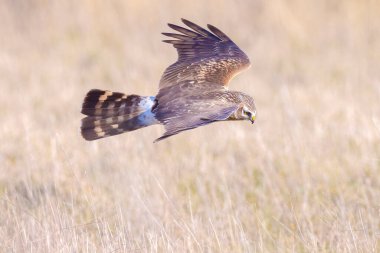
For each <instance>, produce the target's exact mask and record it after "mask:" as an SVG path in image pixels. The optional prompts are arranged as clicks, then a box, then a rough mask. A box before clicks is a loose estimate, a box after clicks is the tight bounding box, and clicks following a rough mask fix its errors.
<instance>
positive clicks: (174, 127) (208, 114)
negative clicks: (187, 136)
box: [155, 104, 238, 142]
mask: <svg viewBox="0 0 380 253" xmlns="http://www.w3.org/2000/svg"><path fill="white" fill-rule="evenodd" d="M196 106H197V105H196ZM196 106H195V107H194V108H193V111H192V112H189V113H187V114H185V115H183V114H182V115H180V114H172V115H171V117H169V118H168V119H167V121H166V122H165V123H164V125H165V130H166V132H165V133H164V134H163V135H162V136H161V137H160V138H158V139H157V140H155V142H157V141H161V140H163V139H165V138H168V137H170V136H172V135H175V134H178V133H180V132H182V131H186V130H190V129H193V128H197V127H200V126H204V125H207V124H210V123H213V122H217V121H223V120H226V119H228V118H229V117H230V116H231V114H232V113H234V112H235V111H236V109H237V108H238V106H237V105H233V104H225V105H218V106H213V107H209V108H208V109H206V110H205V108H196Z"/></svg>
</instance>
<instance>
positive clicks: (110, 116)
mask: <svg viewBox="0 0 380 253" xmlns="http://www.w3.org/2000/svg"><path fill="white" fill-rule="evenodd" d="M182 21H183V23H184V24H185V25H186V26H187V27H188V28H190V29H191V30H190V29H187V28H184V27H180V26H177V25H173V24H169V27H171V28H172V29H174V30H176V31H177V32H179V33H180V34H177V33H163V34H164V35H166V36H169V37H172V38H174V40H164V42H167V43H170V44H172V45H173V46H174V47H175V48H176V49H177V52H178V60H177V62H175V63H174V64H172V65H171V66H169V67H168V68H167V69H166V70H165V72H164V74H163V76H162V78H161V80H160V84H159V91H158V94H157V95H156V96H155V97H152V96H138V95H126V94H123V93H118V92H111V91H101V90H91V91H89V92H88V94H87V96H86V98H85V100H84V102H83V106H82V113H83V114H85V115H87V117H85V118H84V119H83V120H82V126H81V132H82V136H83V137H84V138H85V139H86V140H95V139H99V138H104V137H107V136H111V135H117V134H121V133H123V132H129V131H133V130H136V129H139V128H142V127H146V126H149V125H153V124H163V125H164V126H165V129H166V132H165V133H164V135H163V136H161V137H160V138H158V139H157V140H156V141H158V140H162V139H164V138H167V137H170V136H172V135H175V134H178V133H179V132H181V131H185V130H189V129H192V128H196V127H199V126H203V125H206V124H210V123H213V122H216V121H223V120H250V121H251V122H252V123H253V122H254V120H255V117H256V108H255V104H254V101H253V99H252V97H250V96H248V95H246V94H244V93H242V92H238V91H229V90H228V88H227V85H228V83H229V81H230V80H231V79H232V78H233V77H234V76H235V75H236V74H238V73H239V72H241V71H242V70H244V69H246V68H248V67H249V65H250V63H249V59H248V57H247V56H246V55H245V54H244V52H243V51H241V50H240V49H239V47H238V46H237V45H236V44H235V43H234V42H232V40H231V39H230V38H228V37H227V35H225V34H224V33H223V32H221V31H220V30H219V29H217V28H216V27H214V26H212V25H207V27H208V28H209V31H208V30H206V29H204V28H202V27H200V26H198V25H196V24H194V23H192V22H190V21H188V20H185V19H182Z"/></svg>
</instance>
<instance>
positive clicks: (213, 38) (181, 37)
mask: <svg viewBox="0 0 380 253" xmlns="http://www.w3.org/2000/svg"><path fill="white" fill-rule="evenodd" d="M182 22H183V23H184V24H185V25H186V26H187V27H188V28H189V29H188V28H184V27H181V26H178V25H174V24H168V25H169V27H170V28H172V29H174V30H175V31H177V32H179V33H180V34H177V33H163V35H165V36H168V37H171V38H174V39H175V40H164V42H166V43H169V44H172V45H173V46H174V48H176V49H177V52H178V60H177V62H175V63H174V64H172V65H171V66H169V67H168V68H167V69H166V70H165V72H164V74H163V76H162V77H161V81H160V89H161V88H164V87H168V86H172V85H177V84H178V83H180V82H183V81H197V83H199V84H200V85H202V83H206V82H208V83H217V84H220V85H222V86H226V85H228V83H229V81H230V79H231V78H232V77H234V76H235V75H236V74H237V73H239V72H240V71H242V70H244V69H245V68H247V67H249V65H250V62H249V59H248V57H247V55H246V54H245V53H244V52H243V51H242V50H241V49H240V48H239V47H238V46H237V45H236V44H235V43H234V42H233V41H232V40H231V39H230V38H229V37H228V36H227V35H226V34H225V33H223V32H222V31H221V30H219V29H218V28H216V27H215V26H212V25H207V27H208V29H209V30H210V31H208V30H206V29H204V28H202V27H200V26H199V25H196V24H194V23H193V22H190V21H188V20H186V19H182ZM190 29H191V30H190Z"/></svg>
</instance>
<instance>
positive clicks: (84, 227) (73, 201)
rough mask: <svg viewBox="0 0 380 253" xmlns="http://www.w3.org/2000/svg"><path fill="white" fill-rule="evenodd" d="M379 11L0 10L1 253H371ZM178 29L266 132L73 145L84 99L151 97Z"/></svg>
mask: <svg viewBox="0 0 380 253" xmlns="http://www.w3.org/2000/svg"><path fill="white" fill-rule="evenodd" d="M379 12H380V4H379V2H378V1H374V0H367V1H360V0H347V1H330V0H323V1H303V0H291V1H290V0H289V1H286V2H285V1H279V0H275V1H258V0H255V1H243V0H239V1H221V0H219V1H217V0H213V1H207V2H206V1H188V2H183V1H167V0H165V1H148V0H147V1H137V0H136V1H101V0H83V1H74V0H68V1H44V0H30V1H21V0H16V1H13V0H5V1H2V2H1V4H0V17H1V23H0V42H1V43H0V44H1V50H0V86H1V92H0V117H1V125H0V136H1V144H0V210H1V212H0V244H1V249H0V251H1V252H379V251H380V246H379V242H380V239H379V238H380V202H379V200H380V176H379V175H380V106H379V101H380V72H379V66H380V47H379V45H380V19H379ZM180 17H185V18H188V19H190V20H193V21H194V22H196V23H199V24H203V25H204V24H206V23H211V24H214V25H215V26H217V27H220V28H221V29H222V30H223V31H225V32H226V33H227V34H228V35H230V37H231V38H233V39H234V41H235V42H236V43H237V44H238V45H239V46H241V48H242V49H244V50H245V51H246V52H247V54H248V55H249V57H250V58H251V61H252V63H253V66H252V68H250V69H249V70H248V71H246V72H244V74H242V75H240V76H239V77H237V78H236V79H234V80H233V83H232V85H231V88H233V89H238V90H242V91H244V92H246V93H248V94H252V95H253V96H254V98H255V99H256V103H257V108H258V119H257V123H255V125H254V126H252V125H250V124H248V123H246V122H231V123H229V122H228V123H218V124H213V125H210V126H207V127H202V128H199V129H196V130H193V131H189V132H186V133H183V134H180V135H178V136H175V137H173V138H169V139H168V140H167V141H164V142H161V143H158V144H152V141H153V140H154V139H155V138H157V137H159V136H160V134H161V133H162V131H163V129H162V128H161V127H159V126H154V127H149V128H146V129H143V130H140V131H136V132H133V133H129V134H125V135H122V136H118V137H113V138H107V139H104V140H100V141H96V142H91V143H90V142H86V141H84V140H83V139H82V138H81V136H80V134H79V125H80V119H81V117H82V116H81V115H80V113H79V111H80V107H81V103H82V99H83V97H84V95H85V93H86V92H87V90H89V89H91V88H103V89H111V90H114V91H125V92H128V93H136V94H141V95H153V94H155V92H156V91H157V85H158V80H159V78H160V75H161V73H162V72H163V70H164V69H165V67H166V66H168V65H169V64H170V63H172V62H173V61H174V60H175V58H176V54H175V51H174V50H173V49H172V48H170V47H169V46H168V45H165V44H164V43H160V40H161V39H162V36H161V35H160V32H162V31H168V30H169V29H168V28H167V27H166V26H165V24H166V23H167V22H176V23H178V22H179V18H180Z"/></svg>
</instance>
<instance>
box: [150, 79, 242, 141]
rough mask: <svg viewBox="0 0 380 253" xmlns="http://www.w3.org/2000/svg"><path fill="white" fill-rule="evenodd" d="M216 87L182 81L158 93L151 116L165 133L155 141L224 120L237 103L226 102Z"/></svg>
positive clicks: (227, 100) (211, 84)
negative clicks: (157, 121) (158, 122)
mask: <svg viewBox="0 0 380 253" xmlns="http://www.w3.org/2000/svg"><path fill="white" fill-rule="evenodd" d="M225 94H226V90H225V89H224V88H223V87H221V86H220V85H219V84H213V83H204V85H202V86H199V84H198V83H197V82H194V81H183V82H181V83H179V84H178V85H175V86H169V87H166V88H163V89H161V90H160V91H159V93H158V94H157V96H156V100H157V107H156V108H155V109H153V110H154V113H155V117H156V119H157V120H159V121H160V122H161V123H162V124H163V125H164V126H165V130H166V132H165V134H164V135H163V136H162V137H160V138H159V139H157V140H156V141H159V140H162V139H165V138H167V137H169V136H172V135H174V134H178V133H179V132H182V131H185V130H189V129H193V128H196V127H199V126H203V125H207V124H210V123H212V122H216V121H222V120H226V119H228V118H229V117H230V116H231V114H232V113H234V112H235V111H236V110H237V109H238V107H239V103H236V102H235V101H234V100H233V99H228V98H227V99H226V97H225Z"/></svg>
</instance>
